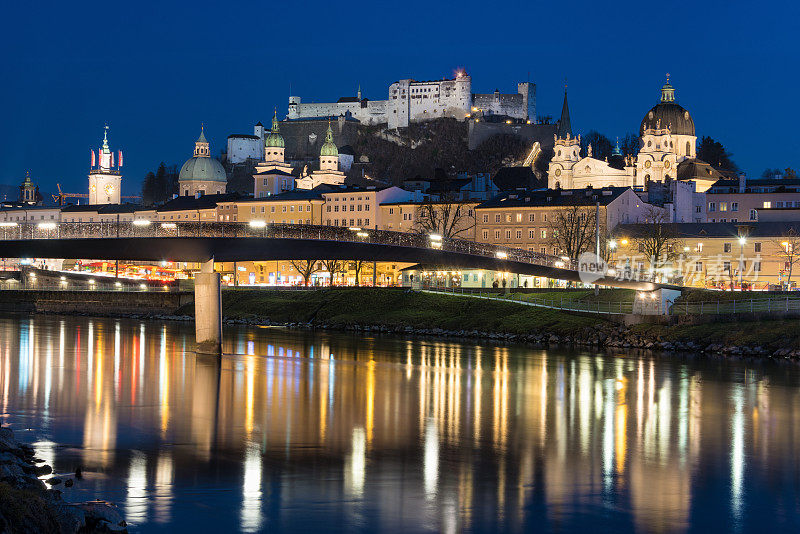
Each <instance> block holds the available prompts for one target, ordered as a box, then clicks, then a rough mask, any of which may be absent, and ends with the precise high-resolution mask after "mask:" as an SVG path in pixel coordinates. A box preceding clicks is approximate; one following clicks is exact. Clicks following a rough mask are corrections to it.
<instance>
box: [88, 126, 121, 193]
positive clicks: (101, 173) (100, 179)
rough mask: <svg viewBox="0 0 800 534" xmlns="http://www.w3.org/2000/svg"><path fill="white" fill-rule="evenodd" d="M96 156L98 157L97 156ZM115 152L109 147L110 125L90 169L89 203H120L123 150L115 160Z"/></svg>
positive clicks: (93, 155) (106, 128) (93, 153)
mask: <svg viewBox="0 0 800 534" xmlns="http://www.w3.org/2000/svg"><path fill="white" fill-rule="evenodd" d="M95 156H96V157H95ZM114 156H115V154H114V152H112V151H111V150H110V149H109V148H108V125H106V127H105V131H104V132H103V146H102V147H100V148H99V149H98V151H97V154H95V151H94V150H92V160H91V166H90V170H89V204H119V203H120V186H121V185H122V171H121V168H122V151H121V150H120V151H119V152H118V154H117V158H116V161H114Z"/></svg>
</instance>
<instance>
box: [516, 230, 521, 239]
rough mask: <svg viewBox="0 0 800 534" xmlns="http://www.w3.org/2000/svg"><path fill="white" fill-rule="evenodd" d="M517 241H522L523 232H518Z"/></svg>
mask: <svg viewBox="0 0 800 534" xmlns="http://www.w3.org/2000/svg"><path fill="white" fill-rule="evenodd" d="M517 239H522V230H517Z"/></svg>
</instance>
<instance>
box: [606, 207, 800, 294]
mask: <svg viewBox="0 0 800 534" xmlns="http://www.w3.org/2000/svg"><path fill="white" fill-rule="evenodd" d="M654 235H655V232H654V227H653V226H652V225H650V226H648V225H642V224H634V225H622V226H620V227H618V228H617V230H616V231H615V233H614V237H613V239H614V244H615V245H616V246H615V248H614V252H613V254H612V257H611V261H610V263H612V264H613V265H614V266H615V267H617V268H618V269H619V268H621V267H624V266H629V267H630V268H631V269H637V270H640V271H647V270H650V269H653V268H655V269H657V270H658V271H660V272H657V273H656V275H657V276H658V277H659V278H660V279H662V280H664V281H675V282H678V283H681V284H682V285H687V286H692V287H705V288H720V289H730V288H731V287H733V288H739V287H744V288H745V289H747V288H752V289H769V288H774V287H775V286H781V285H782V286H786V285H787V284H790V285H791V286H793V287H794V286H796V282H795V279H796V278H797V277H800V222H760V223H747V224H741V223H740V224H735V223H700V224H697V223H685V224H669V225H664V235H665V236H666V238H665V239H664V247H663V248H664V250H665V254H664V255H662V259H661V260H656V261H651V258H649V257H647V253H646V252H645V251H646V250H648V247H647V245H646V243H647V242H648V241H650V242H652V241H653V240H654V239H655V238H654V237H652V236H654ZM795 250H796V251H797V252H796V253H795V252H794V251H795ZM790 269H791V270H792V271H794V272H793V273H792V277H791V279H789V274H790V273H789V272H790Z"/></svg>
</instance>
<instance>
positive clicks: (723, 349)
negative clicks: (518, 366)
mask: <svg viewBox="0 0 800 534" xmlns="http://www.w3.org/2000/svg"><path fill="white" fill-rule="evenodd" d="M175 318H176V319H179V320H190V319H191V317H185V316H176V317H175ZM224 322H225V323H226V324H241V325H267V326H269V325H271V326H284V327H287V328H296V329H307V330H333V331H353V332H370V333H379V334H380V333H383V334H395V335H412V336H433V337H446V338H460V339H479V340H482V341H489V342H495V343H529V344H535V345H548V346H549V345H552V346H570V345H572V346H583V347H594V348H624V349H647V350H653V351H660V352H692V353H695V354H710V355H711V354H713V355H732V356H760V357H767V358H780V359H791V360H800V350H793V349H789V348H780V349H776V350H770V349H767V348H765V347H763V346H760V345H756V346H748V345H744V346H739V345H736V346H729V345H724V344H719V343H702V342H698V341H668V340H662V339H659V337H658V336H655V337H653V336H649V335H641V334H637V333H634V332H631V331H630V330H629V329H628V328H626V327H625V326H621V325H608V324H604V325H597V326H594V327H587V328H584V329H582V330H580V331H577V332H573V333H570V334H559V333H555V332H535V333H530V334H511V333H503V332H484V331H480V330H445V329H442V328H414V327H411V326H387V325H365V324H346V325H342V324H329V323H324V322H323V323H313V322H311V323H280V322H271V321H269V320H268V319H264V318H259V317H253V318H239V319H227V320H225V321H224Z"/></svg>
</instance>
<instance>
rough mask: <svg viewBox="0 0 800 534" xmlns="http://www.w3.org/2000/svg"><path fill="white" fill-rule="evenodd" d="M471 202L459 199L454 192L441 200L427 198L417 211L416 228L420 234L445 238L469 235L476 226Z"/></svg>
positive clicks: (443, 196)
mask: <svg viewBox="0 0 800 534" xmlns="http://www.w3.org/2000/svg"><path fill="white" fill-rule="evenodd" d="M474 214H475V212H474V211H473V209H472V204H471V203H465V202H460V201H458V200H457V199H456V198H455V197H454V196H453V195H452V194H448V195H442V197H441V199H440V200H426V201H425V202H424V203H423V204H422V205H420V207H419V211H418V212H417V215H416V218H415V222H414V230H415V231H417V232H419V233H420V234H438V235H440V236H442V237H443V238H445V239H446V238H452V237H455V238H458V237H461V238H463V237H467V235H468V234H469V231H470V230H472V229H473V228H474V227H475V215H474Z"/></svg>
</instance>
